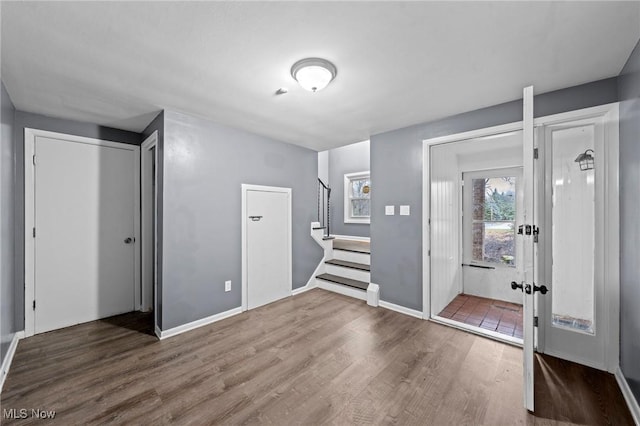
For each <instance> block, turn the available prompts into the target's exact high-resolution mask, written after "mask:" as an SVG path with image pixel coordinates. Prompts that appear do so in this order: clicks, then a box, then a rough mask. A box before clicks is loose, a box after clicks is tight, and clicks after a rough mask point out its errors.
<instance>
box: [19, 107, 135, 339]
mask: <svg viewBox="0 0 640 426" xmlns="http://www.w3.org/2000/svg"><path fill="white" fill-rule="evenodd" d="M25 128H31V129H40V130H48V131H51V132H59V133H66V134H69V135H75V136H84V137H89V138H96V139H103V140H108V141H113V142H122V143H127V144H131V145H140V143H141V135H140V134H139V133H134V132H128V131H125V130H118V129H112V128H109V127H103V126H99V125H97V124H91V123H82V122H79V121H71V120H62V119H59V118H52V117H46V116H44V115H40V114H32V113H29V112H23V111H16V114H15V121H14V140H15V141H16V145H15V149H16V150H15V156H16V159H15V160H16V163H15V164H16V185H15V206H14V213H15V226H16V227H15V254H16V255H15V273H16V279H15V281H16V305H15V316H16V326H17V327H18V328H19V329H20V330H23V329H24V288H23V283H24V129H25Z"/></svg>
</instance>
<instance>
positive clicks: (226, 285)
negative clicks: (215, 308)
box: [224, 281, 231, 291]
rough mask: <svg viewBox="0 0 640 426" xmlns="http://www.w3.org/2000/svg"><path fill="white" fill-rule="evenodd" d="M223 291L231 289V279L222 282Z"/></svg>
mask: <svg viewBox="0 0 640 426" xmlns="http://www.w3.org/2000/svg"><path fill="white" fill-rule="evenodd" d="M224 291H231V281H225V282H224Z"/></svg>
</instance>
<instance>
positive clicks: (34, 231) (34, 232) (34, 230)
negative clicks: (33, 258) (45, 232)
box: [32, 228, 36, 238]
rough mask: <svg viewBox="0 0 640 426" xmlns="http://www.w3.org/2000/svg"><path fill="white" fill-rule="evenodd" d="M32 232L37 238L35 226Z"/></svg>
mask: <svg viewBox="0 0 640 426" xmlns="http://www.w3.org/2000/svg"><path fill="white" fill-rule="evenodd" d="M32 233H33V238H35V237H36V228H33V232H32Z"/></svg>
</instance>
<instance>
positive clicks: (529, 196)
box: [518, 86, 537, 412]
mask: <svg viewBox="0 0 640 426" xmlns="http://www.w3.org/2000/svg"><path fill="white" fill-rule="evenodd" d="M522 130H523V136H522V166H523V167H522V175H523V176H522V177H523V179H522V180H523V182H522V183H523V185H522V190H523V203H522V220H523V223H522V225H521V226H522V228H521V229H522V233H521V234H519V235H518V236H519V238H518V244H520V247H521V249H520V250H519V252H520V253H522V260H523V262H522V277H523V281H522V282H521V283H519V284H520V286H521V287H520V290H521V291H522V295H523V298H522V306H523V309H522V311H523V312H522V314H523V324H522V325H523V330H522V331H523V334H524V336H523V343H522V356H523V374H524V377H523V379H524V380H523V384H524V390H523V394H524V407H525V408H526V409H527V410H529V411H531V412H533V411H534V350H535V348H534V344H535V343H534V342H535V335H534V333H535V329H534V315H535V312H534V297H535V295H536V294H537V293H536V292H535V291H533V288H534V286H535V282H536V276H535V245H534V244H535V243H534V225H535V226H537V224H536V223H535V219H536V218H535V217H534V216H535V213H534V202H535V192H534V182H535V167H534V161H535V160H534V151H533V150H534V140H533V86H529V87H525V89H524V91H523V122H522Z"/></svg>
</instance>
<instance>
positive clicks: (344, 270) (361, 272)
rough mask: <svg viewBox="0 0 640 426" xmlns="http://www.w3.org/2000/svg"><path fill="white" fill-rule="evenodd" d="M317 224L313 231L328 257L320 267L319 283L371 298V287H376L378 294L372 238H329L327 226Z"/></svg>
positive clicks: (352, 295) (324, 286) (329, 288)
mask: <svg viewBox="0 0 640 426" xmlns="http://www.w3.org/2000/svg"><path fill="white" fill-rule="evenodd" d="M314 225H317V223H314ZM316 228H317V229H314V226H313V225H312V228H311V235H312V237H313V238H314V239H315V240H316V242H317V243H318V244H320V245H321V246H322V247H323V248H324V258H323V259H322V262H321V264H320V265H318V268H317V269H316V274H315V281H316V282H315V285H316V286H317V287H320V288H323V289H325V290H329V291H334V292H336V293H340V294H344V295H346V296H351V297H355V298H357V299H360V300H367V301H369V300H368V298H367V291H368V290H372V288H373V290H374V291H375V295H376V297H377V286H376V285H375V284H370V281H371V275H370V265H371V251H370V248H369V241H361V240H351V239H347V238H344V237H336V238H331V239H327V238H326V236H324V235H322V231H323V230H324V229H323V228H319V227H317V226H316ZM369 297H371V294H370V295H369ZM370 304H373V303H370ZM375 305H377V303H375ZM375 305H374V306H375Z"/></svg>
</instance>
